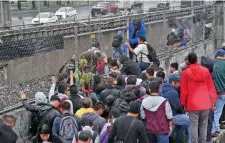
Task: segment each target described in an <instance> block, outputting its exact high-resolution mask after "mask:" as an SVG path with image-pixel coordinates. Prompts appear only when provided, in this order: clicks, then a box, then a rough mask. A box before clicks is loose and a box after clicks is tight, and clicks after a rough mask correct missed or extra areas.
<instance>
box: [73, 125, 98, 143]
mask: <svg viewBox="0 0 225 143" xmlns="http://www.w3.org/2000/svg"><path fill="white" fill-rule="evenodd" d="M82 131H90V132H91V134H92V136H94V133H95V131H93V129H92V128H91V127H89V126H85V127H83V129H82ZM79 134H80V132H79V133H78V136H79ZM72 143H77V142H76V137H75V136H74V138H73V142H72ZM91 143H99V135H97V136H96V138H95V140H94V141H93V140H91Z"/></svg>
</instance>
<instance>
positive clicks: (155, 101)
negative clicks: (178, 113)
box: [141, 96, 173, 119]
mask: <svg viewBox="0 0 225 143" xmlns="http://www.w3.org/2000/svg"><path fill="white" fill-rule="evenodd" d="M165 100H166V99H165V98H163V97H161V96H148V97H147V98H145V99H144V100H143V101H142V105H141V118H142V119H145V118H146V116H145V112H144V108H145V109H147V110H149V111H151V112H155V111H157V110H158V108H159V107H160V105H161V104H162V103H163V102H164V101H165ZM165 113H166V117H167V119H172V118H173V113H172V110H171V107H170V104H169V102H168V101H166V105H165Z"/></svg>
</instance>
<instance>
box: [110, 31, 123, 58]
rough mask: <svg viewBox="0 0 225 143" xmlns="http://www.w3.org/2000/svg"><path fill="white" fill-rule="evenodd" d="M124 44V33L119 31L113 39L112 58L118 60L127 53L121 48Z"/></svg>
mask: <svg viewBox="0 0 225 143" xmlns="http://www.w3.org/2000/svg"><path fill="white" fill-rule="evenodd" d="M122 43H123V36H122V31H118V32H117V34H116V35H115V36H114V37H113V42H112V47H113V52H112V57H113V58H118V57H119V56H120V55H125V51H124V50H123V49H122V48H121V45H122Z"/></svg>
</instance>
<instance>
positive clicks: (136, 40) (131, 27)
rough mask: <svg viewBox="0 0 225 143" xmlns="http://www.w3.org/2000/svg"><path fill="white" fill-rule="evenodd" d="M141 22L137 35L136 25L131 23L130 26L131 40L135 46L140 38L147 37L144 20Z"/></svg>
mask: <svg viewBox="0 0 225 143" xmlns="http://www.w3.org/2000/svg"><path fill="white" fill-rule="evenodd" d="M139 22H140V25H141V26H140V28H139V29H138V31H137V32H136V33H134V32H135V29H134V24H133V23H130V24H129V38H130V44H132V45H135V44H137V43H138V38H139V36H145V37H146V28H145V23H144V21H143V20H139ZM134 34H135V37H134V38H133V35H134Z"/></svg>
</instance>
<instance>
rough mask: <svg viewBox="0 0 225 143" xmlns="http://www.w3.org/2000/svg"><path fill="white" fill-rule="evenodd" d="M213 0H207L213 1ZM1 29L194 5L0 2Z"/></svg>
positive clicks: (92, 0)
mask: <svg viewBox="0 0 225 143" xmlns="http://www.w3.org/2000/svg"><path fill="white" fill-rule="evenodd" d="M210 3H211V2H205V4H210ZM0 4H1V6H0V9H1V10H0V11H1V15H0V17H1V18H0V20H1V29H2V30H9V29H21V28H27V27H35V26H40V25H42V26H43V25H44V26H45V25H55V24H63V23H71V22H87V21H91V20H95V19H99V18H101V19H102V18H109V17H116V16H122V15H126V14H127V12H129V13H130V14H140V13H146V12H160V11H165V10H180V9H182V8H187V7H191V1H176V0H172V1H169V2H168V1H167V2H166V1H163V0H160V1H144V2H138V1H137V2H134V1H120V0H118V1H104V2H98V1H96V0H83V1H74V0H67V1H62V0H43V1H27V0H25V1H21V0H16V1H14V0H11V1H2V2H0ZM203 4H204V2H202V1H194V2H193V5H194V6H198V5H203Z"/></svg>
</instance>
